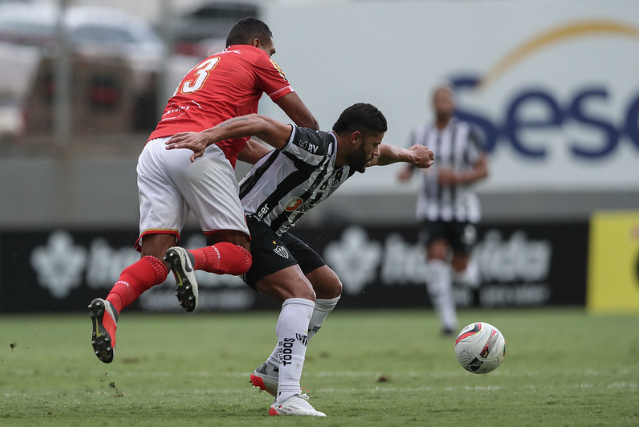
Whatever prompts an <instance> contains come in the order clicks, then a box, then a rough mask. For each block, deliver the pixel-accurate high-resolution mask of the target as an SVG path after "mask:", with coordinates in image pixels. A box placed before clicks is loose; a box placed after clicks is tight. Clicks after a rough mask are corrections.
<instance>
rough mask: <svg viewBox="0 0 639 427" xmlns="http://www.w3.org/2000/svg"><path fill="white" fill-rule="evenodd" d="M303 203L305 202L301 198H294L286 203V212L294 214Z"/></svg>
mask: <svg viewBox="0 0 639 427" xmlns="http://www.w3.org/2000/svg"><path fill="white" fill-rule="evenodd" d="M303 203H304V201H303V200H302V199H300V198H299V197H294V198H292V199H291V200H289V201H288V202H286V205H284V210H285V211H286V212H293V211H294V210H295V209H297V208H299V207H300V206H302V204H303Z"/></svg>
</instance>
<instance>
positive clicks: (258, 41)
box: [249, 38, 262, 49]
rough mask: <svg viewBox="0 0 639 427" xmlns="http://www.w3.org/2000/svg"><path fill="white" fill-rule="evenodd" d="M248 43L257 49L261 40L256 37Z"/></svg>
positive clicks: (260, 44)
mask: <svg viewBox="0 0 639 427" xmlns="http://www.w3.org/2000/svg"><path fill="white" fill-rule="evenodd" d="M249 44H250V45H251V46H253V47H256V48H258V49H259V48H260V47H261V46H262V42H261V41H260V39H258V38H255V39H253V41H251V43H249Z"/></svg>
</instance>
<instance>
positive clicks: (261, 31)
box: [226, 17, 273, 47]
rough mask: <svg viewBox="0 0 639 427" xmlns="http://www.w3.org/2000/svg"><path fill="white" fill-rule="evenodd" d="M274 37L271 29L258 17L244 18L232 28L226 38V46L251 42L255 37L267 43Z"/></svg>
mask: <svg viewBox="0 0 639 427" xmlns="http://www.w3.org/2000/svg"><path fill="white" fill-rule="evenodd" d="M272 38H273V33H272V32H271V29H270V28H269V27H268V25H266V24H265V23H264V22H262V21H260V20H259V19H257V18H252V17H248V18H242V19H240V20H239V21H237V23H236V24H235V25H234V26H233V28H231V31H229V35H228V37H227V38H226V47H229V46H232V45H234V44H251V42H252V41H253V40H255V39H259V40H260V42H262V43H266V42H268V41H269V40H270V39H272Z"/></svg>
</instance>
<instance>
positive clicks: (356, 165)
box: [346, 144, 369, 173]
mask: <svg viewBox="0 0 639 427" xmlns="http://www.w3.org/2000/svg"><path fill="white" fill-rule="evenodd" d="M346 160H347V161H348V165H349V166H350V167H351V168H353V169H355V170H356V171H357V172H359V173H364V172H366V165H367V164H368V162H369V159H368V155H367V154H366V150H364V144H362V145H361V146H360V147H359V148H358V149H357V150H356V151H353V152H351V153H349V154H348V156H347V157H346Z"/></svg>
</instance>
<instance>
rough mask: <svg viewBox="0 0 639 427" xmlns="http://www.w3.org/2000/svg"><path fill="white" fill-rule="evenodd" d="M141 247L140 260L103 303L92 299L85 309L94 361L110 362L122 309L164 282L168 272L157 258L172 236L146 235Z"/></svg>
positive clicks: (129, 268)
mask: <svg viewBox="0 0 639 427" xmlns="http://www.w3.org/2000/svg"><path fill="white" fill-rule="evenodd" d="M143 239H144V241H143V244H142V246H141V252H142V257H141V258H140V259H139V260H138V261H137V262H135V263H134V264H131V265H130V266H128V267H127V268H125V269H124V270H123V271H122V273H120V277H119V279H118V281H117V282H116V283H115V285H114V286H113V288H112V289H111V291H110V292H109V295H108V296H107V297H106V299H100V298H98V299H95V300H93V301H92V302H91V304H90V305H89V314H90V316H91V325H92V328H93V329H92V333H91V345H92V346H93V351H94V352H95V354H96V356H97V357H98V359H100V360H101V361H102V362H104V363H110V362H112V361H113V356H114V354H115V342H116V337H115V335H116V330H117V320H118V317H119V314H120V312H121V311H122V309H124V308H125V307H127V306H128V305H130V304H131V303H133V302H134V301H135V300H137V299H138V298H139V297H140V295H142V293H144V292H145V291H147V290H148V289H150V288H152V287H153V286H155V285H159V284H160V283H162V282H164V281H165V280H166V278H167V276H168V272H169V270H168V268H167V267H166V265H164V263H163V262H162V261H161V260H160V259H159V258H158V256H157V255H158V254H163V253H164V252H165V251H166V250H167V249H168V247H170V246H171V245H173V244H174V243H175V235H174V234H146V235H145V236H144V237H143Z"/></svg>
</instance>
